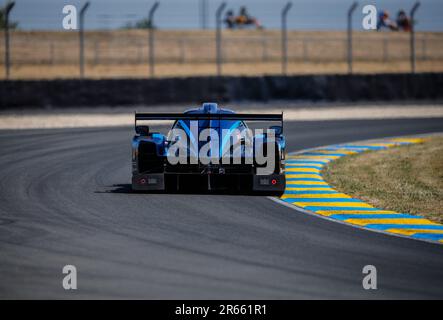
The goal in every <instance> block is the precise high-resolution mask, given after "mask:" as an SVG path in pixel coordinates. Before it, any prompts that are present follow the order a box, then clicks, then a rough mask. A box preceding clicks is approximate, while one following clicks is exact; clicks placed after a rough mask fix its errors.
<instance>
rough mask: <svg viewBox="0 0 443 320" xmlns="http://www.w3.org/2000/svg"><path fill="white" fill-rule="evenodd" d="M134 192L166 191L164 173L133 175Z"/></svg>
mask: <svg viewBox="0 0 443 320" xmlns="http://www.w3.org/2000/svg"><path fill="white" fill-rule="evenodd" d="M132 190H135V191H149V190H165V175H164V174H163V173H150V174H136V175H133V176H132Z"/></svg>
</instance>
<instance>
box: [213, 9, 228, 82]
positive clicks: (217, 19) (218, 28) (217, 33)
mask: <svg viewBox="0 0 443 320" xmlns="http://www.w3.org/2000/svg"><path fill="white" fill-rule="evenodd" d="M225 8H226V2H222V3H221V4H220V6H219V7H218V8H217V11H216V13H215V23H216V28H215V42H216V54H217V76H219V77H220V76H221V73H222V59H223V57H222V47H221V42H222V37H221V24H222V19H221V15H222V13H223V10H225Z"/></svg>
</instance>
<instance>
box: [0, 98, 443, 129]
mask: <svg viewBox="0 0 443 320" xmlns="http://www.w3.org/2000/svg"><path fill="white" fill-rule="evenodd" d="M228 107H231V108H232V109H234V110H236V111H237V112H248V113H254V112H258V113H263V112H269V113H278V112H282V111H283V112H284V119H285V121H322V120H325V121H326V120H359V119H403V118H440V117H443V104H437V103H434V104H406V105H400V104H373V105H371V104H358V105H352V104H327V103H312V104H310V103H294V102H291V103H286V102H275V103H274V102H273V103H245V102H242V103H230V104H229V105H228ZM188 108H189V105H181V106H153V107H134V108H131V107H115V108H110V107H107V108H105V107H101V108H96V107H94V108H63V109H61V108H51V109H23V110H3V111H1V112H0V129H42V128H78V127H109V126H130V125H132V124H133V123H134V111H135V110H137V111H139V112H140V111H144V112H165V111H166V112H182V111H184V110H186V109H188ZM163 123H164V122H163ZM153 124H154V123H153Z"/></svg>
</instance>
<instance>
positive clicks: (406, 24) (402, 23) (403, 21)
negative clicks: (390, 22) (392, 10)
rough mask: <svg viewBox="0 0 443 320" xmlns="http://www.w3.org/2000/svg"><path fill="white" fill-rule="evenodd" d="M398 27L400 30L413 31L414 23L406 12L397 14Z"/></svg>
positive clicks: (402, 11)
mask: <svg viewBox="0 0 443 320" xmlns="http://www.w3.org/2000/svg"><path fill="white" fill-rule="evenodd" d="M397 26H398V29H399V30H403V31H411V28H412V23H411V19H409V18H408V16H407V15H406V12H405V11H404V10H400V11H399V12H398V14H397Z"/></svg>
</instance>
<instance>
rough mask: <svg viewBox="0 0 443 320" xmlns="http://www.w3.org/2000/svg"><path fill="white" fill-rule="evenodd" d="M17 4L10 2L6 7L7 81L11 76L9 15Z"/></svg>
mask: <svg viewBox="0 0 443 320" xmlns="http://www.w3.org/2000/svg"><path fill="white" fill-rule="evenodd" d="M14 6H15V2H8V3H6V6H5V72H6V79H9V76H10V68H11V61H10V54H9V14H10V13H11V10H12V8H14Z"/></svg>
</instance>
